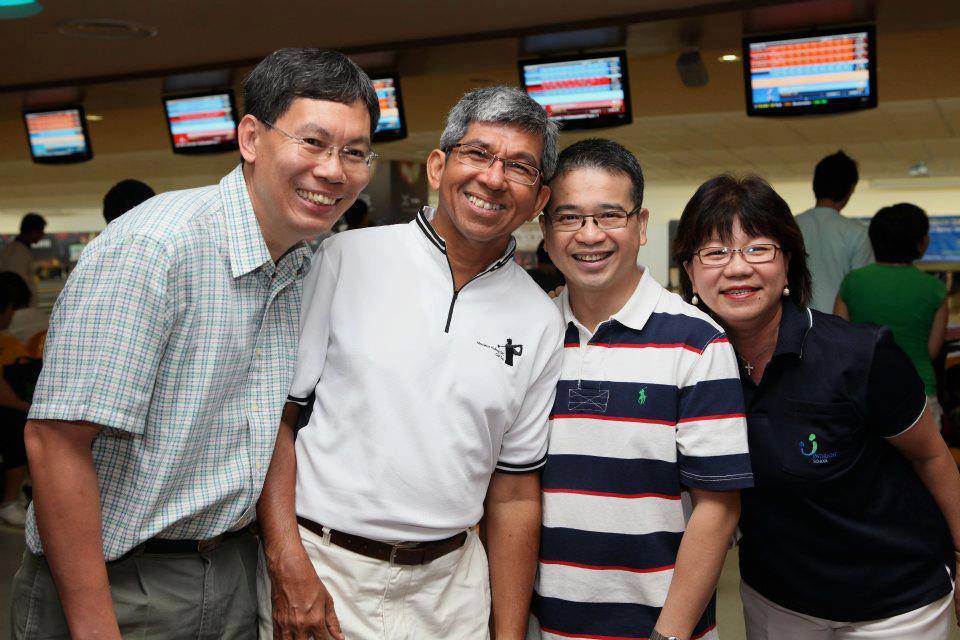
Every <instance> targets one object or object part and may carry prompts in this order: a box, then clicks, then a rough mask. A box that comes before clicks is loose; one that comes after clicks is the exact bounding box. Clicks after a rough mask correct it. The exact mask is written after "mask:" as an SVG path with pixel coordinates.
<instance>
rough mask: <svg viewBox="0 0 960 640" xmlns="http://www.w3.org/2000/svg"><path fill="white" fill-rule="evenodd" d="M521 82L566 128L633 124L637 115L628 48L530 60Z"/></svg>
mask: <svg viewBox="0 0 960 640" xmlns="http://www.w3.org/2000/svg"><path fill="white" fill-rule="evenodd" d="M519 66H520V82H521V84H522V86H523V88H524V90H525V91H526V92H527V94H529V95H530V97H531V98H533V99H534V100H536V101H537V102H538V103H540V104H541V105H542V106H543V108H544V109H546V110H547V115H549V116H550V119H551V120H555V121H558V122H561V123H562V124H563V129H564V130H570V129H585V128H592V127H610V126H615V125H620V124H630V122H632V121H633V115H632V110H631V105H630V89H629V85H628V82H627V61H626V56H625V54H624V52H622V51H612V52H606V53H598V54H594V55H589V56H583V55H582V56H576V57H564V58H550V59H542V60H526V61H521V62H520V63H519Z"/></svg>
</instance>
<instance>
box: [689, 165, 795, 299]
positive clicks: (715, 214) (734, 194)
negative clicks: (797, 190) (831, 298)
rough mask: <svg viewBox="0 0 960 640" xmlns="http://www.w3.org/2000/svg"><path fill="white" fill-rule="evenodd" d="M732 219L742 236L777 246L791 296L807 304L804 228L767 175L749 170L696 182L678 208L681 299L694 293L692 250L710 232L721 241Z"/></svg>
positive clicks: (728, 236) (730, 231)
mask: <svg viewBox="0 0 960 640" xmlns="http://www.w3.org/2000/svg"><path fill="white" fill-rule="evenodd" d="M735 220H739V221H740V227H741V228H742V229H743V231H744V233H746V234H747V235H749V236H767V237H769V238H771V239H773V240H774V241H775V242H776V243H777V244H778V245H779V246H780V250H781V251H782V252H783V254H784V255H785V256H786V257H787V258H788V260H789V262H788V263H787V284H788V286H789V287H790V299H791V300H793V301H794V302H795V303H796V304H798V305H800V306H806V305H807V303H808V302H809V301H810V295H811V289H812V285H811V280H810V271H809V270H808V269H807V252H806V249H804V246H803V233H801V231H800V227H798V226H797V222H796V220H794V217H793V214H792V213H790V207H789V206H788V205H787V203H786V202H785V201H784V200H783V198H781V197H780V196H779V194H777V192H776V191H774V190H773V187H771V186H770V185H769V184H768V183H767V181H766V180H764V179H763V178H759V177H757V176H751V175H747V176H734V175H731V174H723V175H719V176H716V177H714V178H710V179H709V180H707V181H706V182H704V183H703V184H702V185H700V188H698V189H697V191H696V193H694V194H693V197H692V198H690V201H689V202H687V206H685V207H684V208H683V214H682V215H681V216H680V224H679V225H678V226H677V236H676V238H675V239H674V241H673V260H674V262H675V263H676V265H677V266H678V267H679V268H680V289H681V293H682V295H683V297H684V299H685V300H690V298H691V296H692V295H693V288H692V286H691V284H690V277H689V276H688V275H687V272H686V269H684V264H685V263H687V262H689V261H690V260H695V259H696V258H695V257H694V253H695V252H696V251H697V250H698V249H700V248H702V247H703V246H704V245H705V244H706V243H707V242H709V241H710V239H711V238H712V237H713V236H714V235H715V234H716V235H717V236H719V237H720V239H721V240H722V241H723V242H724V243H729V242H730V239H731V236H732V234H733V223H734V221H735ZM701 304H702V303H701Z"/></svg>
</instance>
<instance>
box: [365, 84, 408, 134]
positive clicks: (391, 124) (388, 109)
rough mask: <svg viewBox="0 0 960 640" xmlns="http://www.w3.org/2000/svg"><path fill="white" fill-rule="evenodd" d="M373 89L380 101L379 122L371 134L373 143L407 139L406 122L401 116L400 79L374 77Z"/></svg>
mask: <svg viewBox="0 0 960 640" xmlns="http://www.w3.org/2000/svg"><path fill="white" fill-rule="evenodd" d="M372 80H373V88H374V89H375V90H376V91H377V99H378V100H379V101H380V122H379V123H378V124H377V130H376V131H374V133H373V141H374V142H389V141H391V140H403V139H404V138H406V137H407V121H406V118H405V117H404V115H403V98H402V97H401V96H400V79H399V78H398V77H397V76H395V75H390V76H380V77H376V76H374V77H373V78H372Z"/></svg>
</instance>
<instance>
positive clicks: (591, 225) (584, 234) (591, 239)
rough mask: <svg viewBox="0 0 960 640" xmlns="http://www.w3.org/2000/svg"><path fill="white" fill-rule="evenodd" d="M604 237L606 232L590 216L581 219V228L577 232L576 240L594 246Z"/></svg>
mask: <svg viewBox="0 0 960 640" xmlns="http://www.w3.org/2000/svg"><path fill="white" fill-rule="evenodd" d="M605 237H606V231H604V230H603V229H601V228H600V225H598V224H597V221H596V220H595V219H594V218H593V217H592V216H591V217H588V218H584V219H583V226H582V227H580V230H579V231H577V240H579V241H580V242H581V243H583V244H596V243H598V242H601V241H602V240H603V239H604V238H605Z"/></svg>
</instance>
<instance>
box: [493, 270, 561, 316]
mask: <svg viewBox="0 0 960 640" xmlns="http://www.w3.org/2000/svg"><path fill="white" fill-rule="evenodd" d="M503 269H504V270H505V271H506V273H505V274H504V275H505V276H506V277H508V278H509V279H510V280H509V285H510V295H511V304H514V303H515V304H518V305H519V306H520V307H521V308H522V309H523V313H524V314H525V315H526V316H527V317H528V318H530V319H531V320H533V321H541V322H543V323H544V325H545V326H546V327H547V328H551V329H555V330H557V331H563V327H564V322H563V313H562V312H561V311H560V306H559V302H558V300H559V298H557V299H552V298H550V296H548V295H547V294H546V293H545V292H544V291H543V289H541V288H540V286H539V285H538V284H537V283H536V282H535V281H534V280H533V278H531V277H530V274H529V273H527V272H526V270H524V268H523V267H521V266H520V265H518V264H517V263H516V262H513V261H512V260H511V261H510V262H508V263H507V264H506V265H504V267H503Z"/></svg>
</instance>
